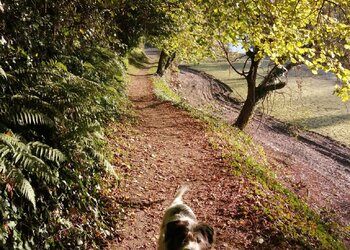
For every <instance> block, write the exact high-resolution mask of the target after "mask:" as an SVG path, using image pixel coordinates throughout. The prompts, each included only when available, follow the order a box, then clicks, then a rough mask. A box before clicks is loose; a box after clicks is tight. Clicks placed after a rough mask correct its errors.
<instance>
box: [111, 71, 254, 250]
mask: <svg viewBox="0 0 350 250" xmlns="http://www.w3.org/2000/svg"><path fill="white" fill-rule="evenodd" d="M131 83H132V84H131V85H130V87H129V96H130V98H131V100H132V102H133V103H134V108H135V110H136V112H137V115H138V117H139V122H138V125H137V126H136V128H135V129H136V130H137V135H136V136H135V137H134V138H129V141H131V142H132V144H134V145H133V149H132V150H131V151H130V152H128V159H129V161H130V162H131V168H130V170H128V173H127V176H125V178H126V179H125V180H124V181H123V184H122V185H123V191H122V192H121V194H120V195H121V197H119V200H120V203H124V204H126V205H127V206H128V207H129V208H127V210H128V213H127V214H129V217H127V218H126V219H125V222H124V226H125V227H124V229H123V230H122V231H121V232H120V234H121V237H120V239H119V240H120V242H115V243H112V244H111V245H110V246H109V247H108V248H109V249H123V250H126V249H132V250H136V249H156V241H157V237H158V231H159V224H160V222H161V219H162V216H163V211H164V209H165V208H166V207H167V206H168V205H169V204H170V203H171V201H172V198H173V195H174V193H175V191H176V189H177V188H178V187H179V185H181V184H183V183H188V184H189V186H190V189H191V190H190V191H189V192H188V193H186V195H185V197H184V200H185V202H186V203H187V204H189V205H190V206H191V207H192V209H193V210H194V212H195V213H196V214H197V216H198V218H199V220H202V221H205V222H207V223H209V224H211V225H213V226H214V228H215V229H216V233H217V242H220V243H218V244H217V245H216V247H215V249H236V248H235V247H234V246H241V247H242V246H243V245H245V244H248V243H247V242H249V241H251V237H249V235H248V233H247V235H243V233H242V232H238V231H237V228H236V227H235V225H231V226H230V225H227V224H226V223H225V222H223V221H224V220H226V218H221V217H220V215H219V214H218V213H219V212H220V208H221V207H223V206H228V204H226V203H227V202H229V203H230V204H231V206H232V204H233V203H234V200H232V199H231V200H229V199H228V198H227V197H231V198H232V197H236V196H237V195H238V190H239V185H240V181H241V180H240V179H239V178H238V177H234V176H232V175H230V174H227V173H226V171H225V169H224V168H223V162H222V160H221V158H220V157H219V155H217V154H216V152H214V151H213V150H212V149H211V148H210V146H209V145H208V141H207V140H206V135H205V132H204V128H203V127H202V125H201V124H200V123H199V122H197V121H196V120H195V119H193V118H191V117H190V116H189V115H188V114H187V113H186V112H185V111H183V110H180V109H178V108H176V107H174V106H172V105H171V104H169V103H168V102H162V101H159V100H157V99H156V97H155V96H154V94H153V91H152V86H151V81H150V76H149V74H148V69H143V70H141V71H139V72H138V74H137V75H133V76H132V79H131ZM224 185H226V187H224ZM223 189H225V190H227V191H225V192H223V191H222V190H223ZM238 226H239V225H238ZM236 231H237V232H236ZM249 238H250V239H249ZM247 239H248V240H247ZM233 244H235V245H233Z"/></svg>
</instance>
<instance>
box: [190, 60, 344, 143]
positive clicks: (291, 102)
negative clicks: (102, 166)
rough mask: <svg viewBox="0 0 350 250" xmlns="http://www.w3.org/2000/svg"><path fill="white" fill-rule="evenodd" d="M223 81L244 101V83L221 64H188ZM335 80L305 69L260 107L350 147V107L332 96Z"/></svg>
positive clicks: (296, 70) (299, 71)
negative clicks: (313, 73)
mask: <svg viewBox="0 0 350 250" xmlns="http://www.w3.org/2000/svg"><path fill="white" fill-rule="evenodd" d="M191 67H193V68H194V69H197V70H201V71H205V72H206V73H208V74H211V75H213V76H214V77H216V78H218V79H220V80H222V81H223V82H225V83H226V84H228V85H229V86H230V87H231V88H232V89H233V93H232V96H233V97H235V98H237V99H240V100H244V97H245V96H246V92H247V89H246V82H245V79H242V78H241V77H240V76H239V75H238V74H236V73H235V72H234V71H233V70H232V69H230V68H229V66H228V64H227V63H226V62H224V61H217V62H205V63H201V64H198V65H191ZM335 84H337V80H336V79H335V77H334V76H331V75H325V74H321V75H312V74H311V73H310V72H309V71H308V70H306V69H305V68H304V67H299V68H298V69H295V70H293V71H292V72H290V74H289V76H288V85H287V87H285V88H284V89H282V90H279V91H276V92H273V93H272V94H271V95H270V96H269V97H268V98H267V99H266V100H265V101H264V102H263V103H262V104H261V105H260V107H259V109H260V110H261V111H264V112H265V113H267V114H269V115H272V116H274V117H276V118H278V119H280V120H282V121H284V122H286V123H290V124H292V125H297V126H301V127H303V128H306V129H309V130H312V131H315V132H318V133H321V134H323V135H327V136H330V137H332V138H334V139H335V140H337V141H340V142H342V143H344V144H346V145H348V146H350V104H349V102H347V103H344V102H342V101H341V100H340V98H339V97H337V96H335V95H333V91H334V85H335Z"/></svg>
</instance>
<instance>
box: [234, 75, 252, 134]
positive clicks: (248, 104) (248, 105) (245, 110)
mask: <svg viewBox="0 0 350 250" xmlns="http://www.w3.org/2000/svg"><path fill="white" fill-rule="evenodd" d="M255 90H256V88H255V81H254V82H248V94H247V98H246V100H245V102H244V105H243V107H242V109H241V111H240V112H239V115H238V118H237V120H236V122H235V124H234V126H236V127H237V128H239V129H240V130H243V129H244V128H245V127H246V126H247V124H248V122H249V120H250V118H251V117H252V115H253V113H254V109H255V107H256V104H257V101H256V98H255V94H256V93H255Z"/></svg>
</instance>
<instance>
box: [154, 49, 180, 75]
mask: <svg viewBox="0 0 350 250" xmlns="http://www.w3.org/2000/svg"><path fill="white" fill-rule="evenodd" d="M175 56H176V53H175V52H174V53H172V54H171V56H169V55H168V54H167V53H166V52H165V51H164V50H162V51H161V52H160V56H159V61H158V67H157V75H159V76H163V75H164V73H165V71H166V70H167V69H168V68H169V67H170V65H171V63H172V62H173V61H174V59H175Z"/></svg>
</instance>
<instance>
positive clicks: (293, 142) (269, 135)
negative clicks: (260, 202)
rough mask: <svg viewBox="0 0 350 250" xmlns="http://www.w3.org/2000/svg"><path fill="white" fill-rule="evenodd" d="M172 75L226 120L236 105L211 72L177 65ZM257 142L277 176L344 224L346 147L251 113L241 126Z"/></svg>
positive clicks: (349, 213)
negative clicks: (250, 117) (333, 214)
mask: <svg viewBox="0 0 350 250" xmlns="http://www.w3.org/2000/svg"><path fill="white" fill-rule="evenodd" d="M180 68H181V73H180V74H176V75H174V76H173V81H172V82H174V83H175V84H174V86H173V87H174V88H175V89H176V91H177V92H179V93H180V94H181V95H182V96H183V97H185V98H186V100H187V101H188V102H189V103H191V104H192V105H193V106H196V107H198V108H204V109H208V107H209V110H214V113H215V115H217V116H218V117H219V118H221V119H224V120H226V121H228V122H230V123H232V122H233V121H234V120H235V119H236V117H237V116H238V112H239V110H240V105H239V104H238V103H236V102H235V101H234V100H233V99H231V98H230V97H229V95H230V93H231V90H230V89H229V88H228V87H227V86H226V85H225V84H223V83H222V82H220V81H219V80H217V79H213V78H212V77H211V76H209V75H207V74H205V73H202V72H198V71H196V70H192V69H189V68H187V67H180ZM247 131H248V133H249V134H250V135H251V136H252V137H253V139H254V140H255V141H256V142H258V143H259V144H261V145H263V147H264V149H265V152H266V153H267V157H268V160H269V162H270V163H271V164H272V165H275V167H276V169H275V170H276V173H277V177H278V178H279V179H281V180H282V181H283V182H284V183H286V184H287V185H288V186H289V187H290V188H291V189H293V190H294V191H295V192H296V193H298V194H299V195H301V196H302V197H304V198H305V199H306V200H307V201H308V203H309V204H310V205H311V206H312V207H314V208H316V209H318V210H319V209H323V208H326V209H327V210H331V211H333V212H334V213H335V216H336V217H337V219H338V220H339V222H341V223H342V224H344V225H348V224H349V223H350V149H349V148H348V147H346V146H344V145H341V144H340V143H337V142H335V141H334V140H332V139H330V138H328V137H325V136H322V135H320V134H317V133H313V132H309V131H298V135H297V136H296V135H293V131H292V130H291V129H290V128H289V127H288V126H287V125H286V124H284V123H282V122H280V121H278V120H276V119H274V118H273V117H269V116H267V115H262V114H261V113H257V115H256V116H255V118H254V119H253V120H252V121H251V123H250V125H249V127H248V128H247Z"/></svg>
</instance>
